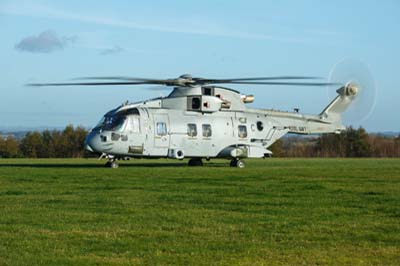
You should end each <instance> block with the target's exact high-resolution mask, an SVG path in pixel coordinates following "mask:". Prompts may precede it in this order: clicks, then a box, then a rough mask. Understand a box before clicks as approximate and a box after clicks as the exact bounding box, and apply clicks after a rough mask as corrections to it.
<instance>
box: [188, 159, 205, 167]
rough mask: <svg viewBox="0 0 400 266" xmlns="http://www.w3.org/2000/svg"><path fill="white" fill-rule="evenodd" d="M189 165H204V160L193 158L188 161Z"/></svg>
mask: <svg viewBox="0 0 400 266" xmlns="http://www.w3.org/2000/svg"><path fill="white" fill-rule="evenodd" d="M188 165H189V166H203V161H202V160H201V158H192V159H190V160H189V162H188Z"/></svg>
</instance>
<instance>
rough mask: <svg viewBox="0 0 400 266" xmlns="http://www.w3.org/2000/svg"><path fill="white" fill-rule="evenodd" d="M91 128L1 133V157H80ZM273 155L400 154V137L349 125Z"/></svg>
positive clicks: (285, 143) (288, 143)
mask: <svg viewBox="0 0 400 266" xmlns="http://www.w3.org/2000/svg"><path fill="white" fill-rule="evenodd" d="M87 134H88V130H86V129H85V128H83V127H79V126H78V127H74V126H72V125H68V126H67V127H66V128H65V129H64V130H45V131H42V132H39V131H32V132H28V133H27V134H26V135H25V136H24V137H23V138H22V139H17V138H15V137H13V136H11V135H10V136H6V137H4V136H0V157H1V158H22V157H25V158H81V157H89V156H93V154H90V153H89V152H87V151H85V148H84V142H85V138H86V136H87ZM270 150H271V151H272V152H273V156H274V157H400V136H398V137H385V136H379V135H372V134H368V133H367V132H366V130H365V129H363V128H358V129H355V128H352V127H349V128H347V129H346V130H345V131H344V132H343V133H342V134H323V135H321V136H315V137H294V136H291V137H287V138H283V139H280V140H278V141H277V142H275V143H274V145H272V146H271V147H270Z"/></svg>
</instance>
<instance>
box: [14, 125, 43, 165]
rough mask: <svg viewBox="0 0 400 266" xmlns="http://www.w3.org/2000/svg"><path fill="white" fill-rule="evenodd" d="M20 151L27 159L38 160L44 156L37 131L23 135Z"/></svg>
mask: <svg viewBox="0 0 400 266" xmlns="http://www.w3.org/2000/svg"><path fill="white" fill-rule="evenodd" d="M20 149H21V152H22V154H23V155H24V156H25V157H29V158H40V157H45V155H46V151H45V147H44V146H43V139H42V135H41V134H40V133H39V132H37V131H35V132H28V133H27V134H26V135H25V137H24V138H23V139H22V141H21V145H20Z"/></svg>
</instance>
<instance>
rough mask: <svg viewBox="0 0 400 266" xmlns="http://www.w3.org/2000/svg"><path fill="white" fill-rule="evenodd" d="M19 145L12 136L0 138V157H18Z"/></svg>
mask: <svg viewBox="0 0 400 266" xmlns="http://www.w3.org/2000/svg"><path fill="white" fill-rule="evenodd" d="M19 153H20V151H19V143H18V141H17V139H16V138H15V137H14V136H11V135H9V136H7V137H6V138H4V137H2V136H0V157H2V158H14V157H17V156H19Z"/></svg>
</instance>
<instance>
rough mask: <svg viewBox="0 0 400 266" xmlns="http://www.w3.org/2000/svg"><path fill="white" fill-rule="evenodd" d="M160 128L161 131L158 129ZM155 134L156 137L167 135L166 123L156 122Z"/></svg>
mask: <svg viewBox="0 0 400 266" xmlns="http://www.w3.org/2000/svg"><path fill="white" fill-rule="evenodd" d="M159 125H163V126H161V127H159ZM160 129H162V132H160V131H159V130H160ZM156 135H157V136H158V137H163V136H166V135H168V129H167V123H165V122H162V121H160V122H156Z"/></svg>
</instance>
